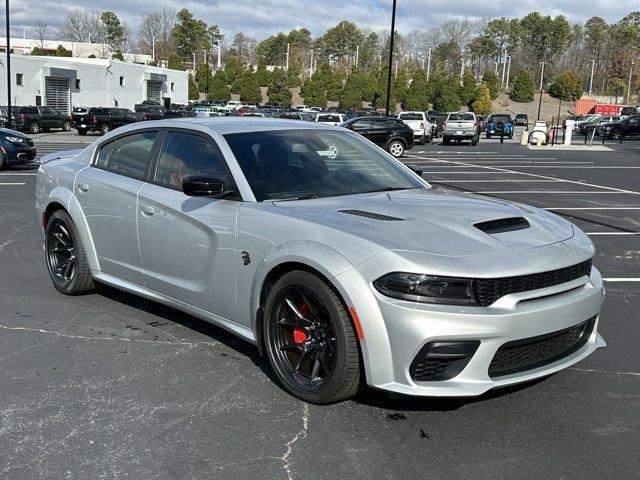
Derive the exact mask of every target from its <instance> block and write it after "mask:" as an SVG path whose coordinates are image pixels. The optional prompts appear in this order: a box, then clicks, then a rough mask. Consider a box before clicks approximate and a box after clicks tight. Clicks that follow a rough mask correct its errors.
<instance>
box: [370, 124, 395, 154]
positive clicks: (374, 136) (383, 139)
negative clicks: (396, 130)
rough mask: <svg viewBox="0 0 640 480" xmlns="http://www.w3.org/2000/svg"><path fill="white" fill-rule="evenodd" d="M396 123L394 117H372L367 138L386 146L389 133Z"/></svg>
mask: <svg viewBox="0 0 640 480" xmlns="http://www.w3.org/2000/svg"><path fill="white" fill-rule="evenodd" d="M395 123H396V121H395V119H393V118H372V119H371V126H370V127H369V136H368V137H367V138H368V139H369V140H371V141H372V142H373V143H375V144H376V145H380V146H381V147H386V146H387V141H388V139H389V133H390V131H391V129H392V128H393V125H394V124H395Z"/></svg>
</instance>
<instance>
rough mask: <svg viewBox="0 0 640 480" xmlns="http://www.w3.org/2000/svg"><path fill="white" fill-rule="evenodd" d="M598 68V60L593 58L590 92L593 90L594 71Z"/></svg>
mask: <svg viewBox="0 0 640 480" xmlns="http://www.w3.org/2000/svg"><path fill="white" fill-rule="evenodd" d="M595 69H596V61H595V59H594V60H591V79H590V80H589V93H590V94H591V93H592V92H593V72H594V70H595Z"/></svg>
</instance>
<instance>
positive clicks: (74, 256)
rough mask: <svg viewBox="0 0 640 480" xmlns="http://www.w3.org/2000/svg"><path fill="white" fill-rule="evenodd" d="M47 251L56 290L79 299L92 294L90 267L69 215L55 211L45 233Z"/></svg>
mask: <svg viewBox="0 0 640 480" xmlns="http://www.w3.org/2000/svg"><path fill="white" fill-rule="evenodd" d="M45 250H46V261H47V269H48V270H49V275H50V277H51V280H52V281H53V286H54V287H55V288H56V290H58V291H59V292H61V293H64V294H67V295H78V294H81V293H87V292H90V291H92V290H93V288H94V284H93V279H92V277H91V272H90V270H89V265H88V263H87V259H86V256H85V252H84V249H83V247H82V244H81V242H80V237H79V235H78V232H77V230H76V227H75V225H74V223H73V220H71V217H69V215H68V214H67V213H66V212H64V211H62V210H58V211H56V212H55V213H54V214H53V215H52V216H51V218H50V219H49V221H48V223H47V228H46V230H45Z"/></svg>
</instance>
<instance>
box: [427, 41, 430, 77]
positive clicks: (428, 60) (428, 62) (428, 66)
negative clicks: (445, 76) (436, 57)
mask: <svg viewBox="0 0 640 480" xmlns="http://www.w3.org/2000/svg"><path fill="white" fill-rule="evenodd" d="M430 71H431V47H429V54H428V57H427V82H428V81H429V73H430Z"/></svg>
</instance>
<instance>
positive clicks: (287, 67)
mask: <svg viewBox="0 0 640 480" xmlns="http://www.w3.org/2000/svg"><path fill="white" fill-rule="evenodd" d="M285 70H287V71H289V44H288V43H287V64H286V67H285Z"/></svg>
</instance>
